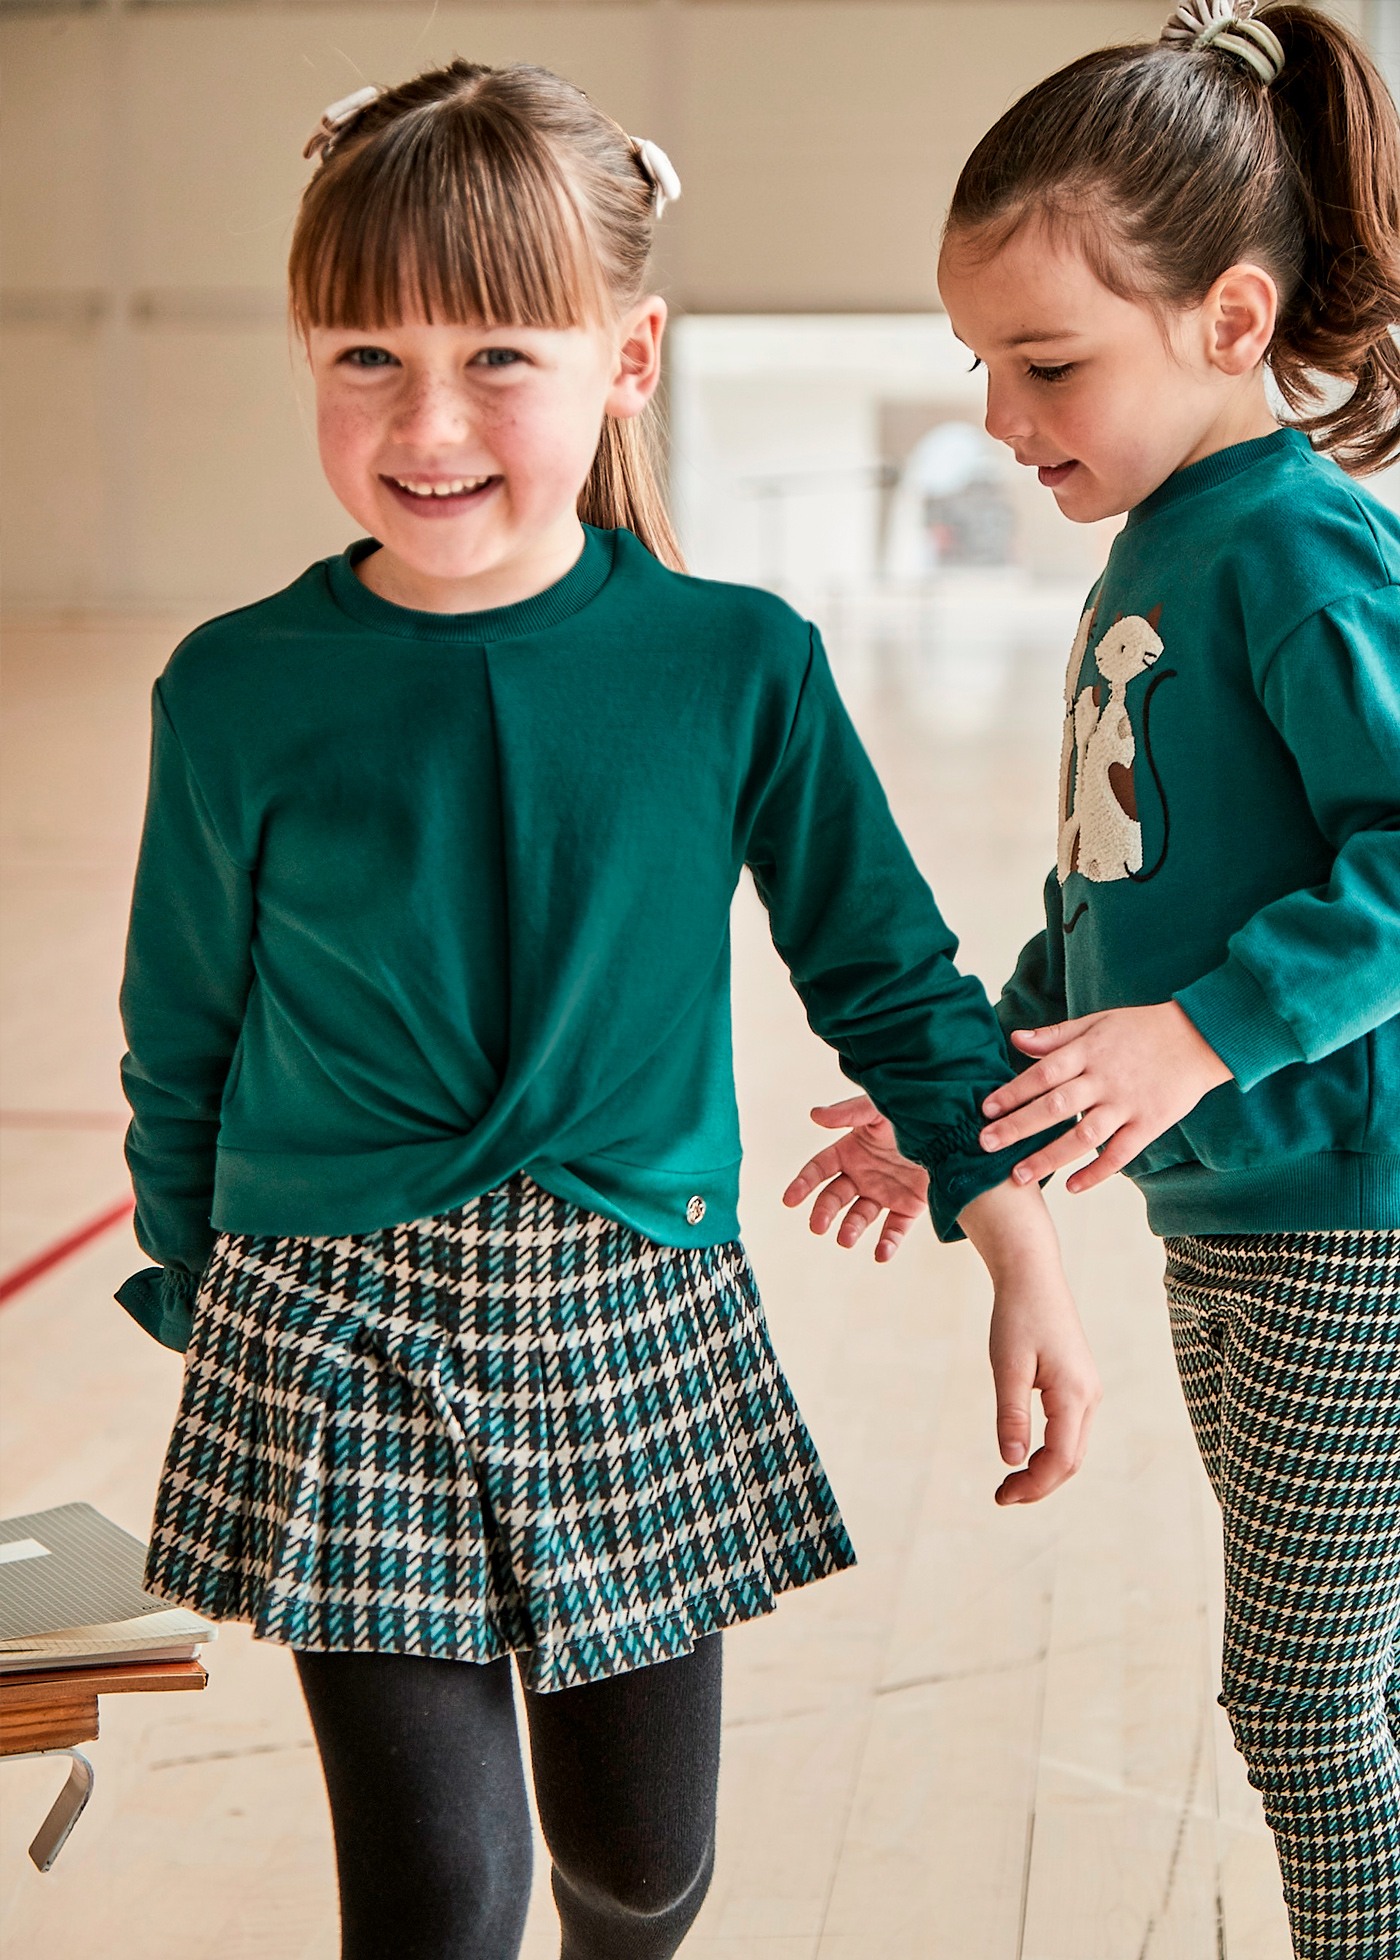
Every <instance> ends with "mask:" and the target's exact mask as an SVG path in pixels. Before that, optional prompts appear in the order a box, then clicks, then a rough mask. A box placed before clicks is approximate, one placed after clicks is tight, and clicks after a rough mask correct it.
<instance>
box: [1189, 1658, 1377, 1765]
mask: <svg viewBox="0 0 1400 1960" xmlns="http://www.w3.org/2000/svg"><path fill="white" fill-rule="evenodd" d="M1220 1702H1221V1706H1222V1707H1223V1708H1224V1710H1225V1712H1226V1714H1227V1715H1228V1716H1229V1718H1230V1727H1231V1729H1232V1731H1233V1732H1234V1737H1235V1746H1236V1747H1237V1748H1238V1750H1239V1752H1240V1754H1241V1755H1242V1756H1243V1757H1244V1759H1245V1762H1246V1764H1247V1765H1248V1766H1249V1771H1250V1781H1251V1782H1252V1783H1255V1784H1256V1786H1258V1785H1259V1784H1260V1782H1261V1779H1263V1780H1269V1779H1270V1778H1277V1777H1279V1776H1283V1777H1287V1776H1289V1775H1297V1774H1299V1773H1306V1772H1307V1771H1308V1770H1309V1769H1310V1768H1316V1769H1317V1770H1319V1771H1325V1772H1326V1773H1327V1774H1329V1775H1339V1774H1340V1775H1345V1765H1347V1764H1348V1763H1355V1764H1358V1765H1360V1764H1365V1763H1370V1762H1371V1761H1373V1759H1374V1758H1375V1756H1376V1753H1377V1751H1380V1752H1381V1753H1382V1754H1383V1755H1385V1756H1386V1757H1387V1759H1390V1758H1393V1757H1394V1755H1395V1739H1394V1734H1393V1731H1392V1728H1391V1719H1390V1710H1389V1708H1388V1705H1387V1700H1386V1686H1385V1683H1383V1682H1380V1683H1376V1684H1375V1685H1373V1686H1370V1687H1367V1688H1360V1689H1353V1690H1349V1691H1342V1692H1338V1693H1335V1694H1322V1695H1307V1694H1291V1695H1279V1694H1270V1695H1251V1694H1250V1692H1249V1691H1248V1690H1247V1689H1245V1690H1240V1689H1234V1690H1232V1689H1231V1688H1230V1687H1228V1686H1227V1687H1226V1689H1225V1692H1224V1693H1223V1694H1222V1695H1221V1697H1220Z"/></svg>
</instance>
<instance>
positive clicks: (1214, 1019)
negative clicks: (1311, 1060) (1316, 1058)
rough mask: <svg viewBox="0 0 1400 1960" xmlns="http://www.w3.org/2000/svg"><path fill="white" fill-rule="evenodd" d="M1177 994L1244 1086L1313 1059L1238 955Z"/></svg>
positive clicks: (1178, 999) (1197, 1029) (1186, 1013)
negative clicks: (1296, 1063) (1308, 1058)
mask: <svg viewBox="0 0 1400 1960" xmlns="http://www.w3.org/2000/svg"><path fill="white" fill-rule="evenodd" d="M1174 998H1175V1000H1176V1004H1177V1006H1178V1007H1180V1008H1181V1010H1182V1012H1183V1013H1184V1014H1185V1015H1186V1017H1187V1019H1188V1020H1189V1021H1190V1022H1191V1024H1192V1025H1193V1027H1195V1029H1196V1031H1197V1032H1198V1033H1199V1034H1200V1035H1201V1036H1203V1038H1204V1039H1205V1040H1206V1041H1208V1042H1209V1043H1210V1045H1211V1047H1212V1048H1213V1049H1214V1050H1215V1052H1216V1054H1217V1055H1218V1056H1219V1057H1220V1059H1221V1061H1222V1062H1224V1064H1225V1066H1226V1068H1228V1069H1229V1071H1230V1073H1231V1075H1233V1076H1234V1078H1235V1084H1236V1086H1237V1087H1238V1088H1240V1089H1252V1088H1253V1087H1254V1085H1255V1083H1256V1082H1262V1081H1263V1080H1264V1078H1265V1076H1268V1075H1273V1074H1274V1073H1275V1071H1276V1070H1278V1069H1281V1068H1287V1067H1288V1065H1289V1064H1290V1063H1291V1062H1302V1061H1306V1060H1307V1057H1306V1055H1305V1054H1304V1053H1303V1050H1302V1046H1301V1044H1300V1043H1299V1040H1298V1037H1297V1035H1296V1034H1295V1033H1294V1032H1293V1029H1292V1028H1291V1027H1290V1025H1289V1023H1288V1022H1287V1021H1285V1020H1284V1018H1283V1016H1282V1015H1281V1014H1280V1013H1279V1011H1278V1009H1277V1008H1276V1007H1275V1006H1274V1004H1273V1002H1272V1001H1271V1000H1270V999H1269V996H1268V995H1267V994H1266V993H1265V991H1264V989H1263V988H1262V987H1261V986H1260V984H1259V982H1258V981H1257V980H1256V979H1255V977H1254V975H1253V974H1252V973H1251V972H1250V971H1249V968H1248V967H1246V966H1244V965H1243V964H1242V963H1241V962H1240V961H1239V960H1237V959H1233V958H1231V959H1227V960H1226V961H1225V962H1224V964H1223V965H1221V966H1217V967H1216V968H1215V969H1214V971H1213V972H1210V973H1205V974H1202V976H1201V978H1200V979H1199V980H1193V981H1192V983H1191V985H1190V986H1189V987H1183V988H1182V990H1181V992H1180V993H1179V994H1177V995H1175V996H1174Z"/></svg>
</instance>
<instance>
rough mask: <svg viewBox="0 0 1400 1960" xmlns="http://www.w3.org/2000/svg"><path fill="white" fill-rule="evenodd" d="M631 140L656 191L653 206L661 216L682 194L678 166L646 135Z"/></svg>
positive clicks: (639, 160) (633, 151)
mask: <svg viewBox="0 0 1400 1960" xmlns="http://www.w3.org/2000/svg"><path fill="white" fill-rule="evenodd" d="M631 142H632V154H633V156H634V157H635V158H636V159H637V161H638V163H639V164H640V165H641V166H642V174H643V176H644V177H645V178H646V180H647V182H648V183H649V184H650V185H651V187H652V190H653V191H654V192H655V197H654V200H653V205H652V208H653V210H654V211H655V213H656V216H657V217H658V218H659V217H660V216H661V213H662V212H663V211H664V210H665V209H666V206H667V205H668V204H674V203H675V202H676V200H677V199H678V198H679V196H680V194H681V180H680V178H679V177H678V176H677V175H676V166H675V165H674V164H673V163H672V161H671V159H670V158H669V157H668V156H667V154H666V152H665V151H664V150H663V149H662V147H661V145H660V144H659V143H653V142H651V141H650V140H649V139H648V138H647V137H645V136H634V137H633V138H632V139H631Z"/></svg>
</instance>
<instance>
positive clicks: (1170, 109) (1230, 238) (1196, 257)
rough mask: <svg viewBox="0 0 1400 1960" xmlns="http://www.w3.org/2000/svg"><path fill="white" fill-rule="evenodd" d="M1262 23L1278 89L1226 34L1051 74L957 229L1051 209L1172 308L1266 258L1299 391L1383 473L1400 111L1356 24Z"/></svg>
mask: <svg viewBox="0 0 1400 1960" xmlns="http://www.w3.org/2000/svg"><path fill="white" fill-rule="evenodd" d="M1236 11H1237V13H1240V14H1242V15H1243V14H1245V13H1246V12H1247V11H1248V10H1247V9H1246V8H1244V7H1242V6H1239V7H1237V8H1236ZM1253 18H1254V19H1255V20H1257V21H1259V22H1261V23H1263V24H1265V25H1266V26H1267V27H1268V28H1269V29H1271V30H1272V32H1273V34H1275V35H1276V36H1277V37H1278V41H1279V42H1280V43H1281V45H1282V48H1283V54H1284V63H1283V68H1282V72H1281V74H1280V75H1279V76H1278V78H1277V79H1276V80H1275V81H1274V82H1273V84H1272V85H1271V86H1270V85H1266V84H1265V83H1264V82H1263V81H1262V80H1261V78H1260V76H1259V75H1257V74H1256V73H1255V71H1254V69H1253V68H1252V67H1251V66H1250V65H1249V64H1248V63H1247V62H1246V61H1244V60H1241V59H1240V58H1239V57H1238V55H1235V54H1232V53H1230V52H1229V50H1228V49H1227V48H1224V47H1221V46H1219V45H1218V44H1217V45H1208V46H1205V47H1201V48H1193V47H1191V46H1189V45H1186V46H1178V45H1174V44H1172V43H1170V42H1166V41H1162V42H1158V43H1156V44H1155V45H1146V46H1135V47H1122V48H1105V49H1103V50H1101V51H1100V52H1099V53H1097V54H1091V55H1086V56H1085V57H1084V58H1083V59H1082V60H1080V61H1076V62H1072V63H1071V64H1070V66H1069V67H1068V68H1062V69H1061V70H1060V72H1059V73H1058V74H1056V75H1052V76H1051V77H1050V78H1049V80H1048V81H1044V82H1041V83H1040V84H1039V86H1038V87H1036V88H1033V89H1032V90H1031V91H1030V92H1029V94H1027V95H1024V96H1022V97H1021V99H1020V101H1019V102H1017V103H1016V104H1015V105H1014V106H1013V107H1012V108H1011V109H1009V110H1008V111H1007V113H1006V114H1005V115H1004V116H1003V117H1002V118H1001V120H1000V122H998V123H997V124H996V125H995V127H994V128H993V129H992V130H990V131H989V132H988V134H987V135H986V136H984V137H983V139H982V141H981V142H980V143H979V144H978V146H977V148H976V149H975V150H974V151H973V153H972V156H971V158H970V159H969V161H968V163H967V166H966V168H965V169H964V170H963V173H962V175H961V177H960V178H959V179H958V185H957V189H956V190H955V192H954V194H953V203H952V208H951V210H950V211H949V214H948V225H947V229H948V231H949V232H953V231H985V232H986V234H987V238H988V242H989V244H990V245H991V247H992V249H996V248H997V247H999V246H1000V244H1002V243H1003V242H1004V241H1005V239H1006V238H1008V237H1009V236H1010V235H1011V233H1012V232H1013V231H1014V230H1016V229H1017V228H1018V227H1019V226H1020V225H1021V224H1022V223H1023V222H1024V221H1025V220H1026V219H1028V218H1031V217H1039V218H1041V219H1042V220H1044V221H1046V222H1048V223H1049V224H1051V225H1052V226H1054V227H1057V228H1061V229H1063V228H1065V227H1069V228H1070V229H1072V231H1073V235H1074V237H1075V241H1076V243H1077V244H1078V245H1079V246H1080V248H1081V249H1082V250H1083V251H1084V254H1085V257H1086V259H1087V260H1088V262H1089V264H1090V265H1091V267H1092V269H1093V270H1094V272H1095V274H1096V275H1097V276H1098V277H1099V278H1100V279H1101V280H1102V281H1103V283H1104V284H1105V285H1106V286H1108V287H1110V288H1111V290H1113V291H1114V292H1117V293H1119V294H1120V295H1122V296H1123V297H1125V298H1128V299H1140V300H1145V301H1147V302H1149V303H1151V304H1154V305H1157V306H1187V305H1191V304H1193V303H1195V302H1198V301H1200V300H1201V299H1203V298H1204V297H1205V295H1206V293H1208V292H1209V290H1210V288H1211V286H1212V285H1213V284H1214V283H1215V281H1216V279H1218V278H1219V276H1220V274H1221V273H1222V272H1224V271H1225V270H1226V269H1227V268H1228V267H1229V266H1231V265H1235V264H1237V263H1239V262H1240V261H1242V260H1250V261H1253V262H1254V263H1256V264H1259V265H1262V266H1263V267H1264V268H1265V269H1266V270H1267V271H1268V272H1269V273H1270V274H1271V275H1272V276H1273V278H1274V280H1275V281H1276V283H1277V285H1278V290H1279V315H1278V324H1277V327H1276V329H1275V333H1274V340H1273V344H1272V346H1271V347H1270V349H1269V354H1268V361H1269V365H1270V367H1271V368H1272V370H1273V374H1274V378H1275V380H1276V381H1277V383H1278V386H1279V389H1280V391H1281V393H1282V394H1283V397H1284V399H1285V401H1286V402H1287V403H1288V405H1289V407H1290V409H1292V410H1293V411H1294V412H1295V414H1297V415H1298V419H1299V423H1300V426H1301V427H1302V428H1303V429H1305V430H1306V431H1307V432H1308V434H1309V435H1310V436H1311V437H1313V438H1314V440H1315V442H1316V444H1317V446H1318V447H1319V448H1321V449H1324V450H1328V451H1331V452H1332V453H1334V454H1335V456H1336V458H1337V460H1338V461H1339V462H1340V463H1342V464H1343V465H1344V466H1345V467H1346V468H1348V469H1350V470H1353V471H1355V472H1357V473H1363V472H1365V471H1367V470H1374V469H1379V468H1380V467H1381V466H1382V465H1383V464H1385V463H1386V462H1388V461H1390V460H1391V459H1392V458H1394V457H1395V456H1396V454H1397V452H1400V346H1397V344H1396V341H1395V338H1394V335H1393V333H1392V328H1393V327H1394V326H1395V324H1396V322H1397V321H1400V116H1397V113H1396V107H1395V103H1394V101H1393V100H1392V98H1391V95H1390V93H1389V91H1388V90H1387V88H1386V85H1385V83H1384V81H1383V80H1382V79H1381V76H1380V74H1379V72H1378V71H1377V69H1376V67H1375V66H1374V64H1373V63H1372V62H1371V60H1370V59H1369V57H1368V56H1367V54H1366V52H1365V50H1364V49H1363V48H1362V47H1361V46H1360V44H1359V43H1358V42H1357V40H1356V39H1355V37H1354V36H1352V35H1351V34H1349V33H1348V32H1347V30H1346V29H1345V28H1343V27H1341V26H1339V25H1338V24H1337V22H1336V21H1333V20H1329V19H1328V18H1327V16H1326V15H1325V14H1322V13H1319V12H1317V11H1316V10H1315V9H1314V8H1313V7H1310V6H1304V5H1297V4H1293V5H1288V4H1279V5H1270V6H1265V7H1262V8H1260V9H1259V11H1258V12H1257V13H1256V14H1255V15H1254V16H1253ZM1327 378H1331V379H1333V380H1337V381H1342V382H1345V383H1347V384H1349V393H1348V395H1347V397H1346V399H1345V400H1344V401H1342V402H1340V403H1337V402H1336V401H1335V400H1329V399H1328V396H1329V392H1331V393H1332V394H1335V391H1328V390H1327V389H1326V386H1325V382H1326V379H1327ZM1309 411H1311V412H1309Z"/></svg>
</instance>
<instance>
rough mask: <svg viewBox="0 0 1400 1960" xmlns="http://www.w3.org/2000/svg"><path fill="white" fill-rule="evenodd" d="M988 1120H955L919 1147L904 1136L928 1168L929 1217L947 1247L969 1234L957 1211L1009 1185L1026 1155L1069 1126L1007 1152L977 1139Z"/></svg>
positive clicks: (904, 1146) (910, 1153)
mask: <svg viewBox="0 0 1400 1960" xmlns="http://www.w3.org/2000/svg"><path fill="white" fill-rule="evenodd" d="M989 1093H990V1092H989ZM986 1121H987V1118H985V1117H983V1116H980V1115H976V1116H971V1117H968V1118H967V1119H966V1120H965V1121H963V1122H961V1123H950V1124H949V1125H948V1126H947V1127H946V1128H945V1129H941V1130H935V1131H934V1132H933V1134H932V1136H930V1137H928V1138H927V1139H926V1140H924V1141H923V1142H921V1143H919V1144H917V1145H911V1144H910V1143H909V1142H907V1141H906V1140H905V1139H904V1138H900V1139H899V1147H900V1149H901V1150H902V1151H903V1152H904V1154H905V1156H906V1157H908V1158H910V1159H911V1160H912V1161H913V1162H914V1163H917V1164H922V1165H923V1167H924V1169H925V1170H926V1171H927V1172H928V1208H929V1216H930V1217H931V1218H932V1220H933V1229H934V1231H935V1232H936V1233H937V1234H938V1236H939V1238H940V1239H941V1240H942V1241H943V1243H944V1245H954V1244H956V1242H957V1241H958V1240H959V1239H962V1238H965V1237H966V1236H967V1235H966V1233H965V1232H964V1231H963V1229H962V1226H961V1225H959V1223H958V1215H959V1213H960V1212H962V1211H963V1210H964V1209H965V1208H966V1207H967V1206H968V1205H970V1204H971V1203H972V1201H973V1199H974V1198H980V1197H981V1196H982V1193H983V1192H984V1191H993V1190H995V1189H996V1187H997V1185H998V1184H1004V1183H1005V1182H1006V1180H1007V1178H1008V1177H1010V1175H1011V1173H1012V1171H1013V1170H1014V1169H1015V1168H1016V1166H1017V1164H1019V1163H1020V1161H1021V1159H1022V1158H1023V1157H1029V1156H1030V1154H1031V1152H1032V1151H1034V1150H1039V1149H1041V1148H1042V1147H1043V1145H1045V1144H1047V1143H1049V1142H1050V1141H1051V1140H1052V1138H1054V1137H1057V1136H1060V1135H1061V1134H1062V1133H1063V1132H1064V1131H1065V1130H1066V1129H1067V1128H1068V1127H1069V1125H1068V1124H1065V1123H1060V1124H1058V1125H1057V1126H1056V1127H1055V1128H1054V1129H1053V1130H1046V1131H1044V1132H1043V1133H1042V1134H1041V1135H1040V1136H1035V1137H1028V1138H1027V1139H1026V1140H1025V1141H1024V1142H1022V1143H1013V1144H1012V1145H1011V1146H1010V1148H1009V1149H1007V1150H996V1151H991V1150H984V1149H983V1148H982V1146H981V1144H980V1143H979V1142H978V1141H977V1139H978V1137H979V1136H980V1134H981V1132H982V1130H983V1128H984V1126H985V1124H986Z"/></svg>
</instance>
